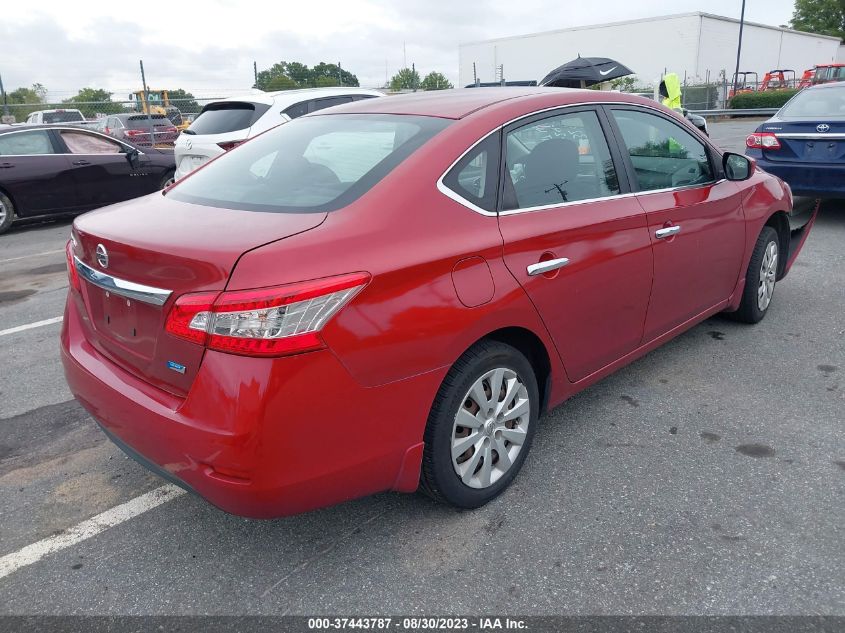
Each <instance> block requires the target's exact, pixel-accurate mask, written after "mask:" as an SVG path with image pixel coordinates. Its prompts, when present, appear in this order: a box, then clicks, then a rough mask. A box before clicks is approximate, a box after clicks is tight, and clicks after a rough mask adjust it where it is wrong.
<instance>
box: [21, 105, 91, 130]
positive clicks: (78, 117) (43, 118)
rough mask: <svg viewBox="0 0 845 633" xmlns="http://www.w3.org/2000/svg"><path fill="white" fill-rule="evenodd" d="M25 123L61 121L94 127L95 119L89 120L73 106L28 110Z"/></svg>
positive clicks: (35, 123) (41, 123) (40, 123)
mask: <svg viewBox="0 0 845 633" xmlns="http://www.w3.org/2000/svg"><path fill="white" fill-rule="evenodd" d="M26 123H27V125H44V124H52V123H63V124H65V125H74V126H77V125H78V126H81V127H96V125H97V122H96V121H89V120H87V119H86V118H85V116H84V115H83V114H82V112H80V111H79V110H76V109H74V108H61V109H58V110H36V111H35V112H30V113H29V114H28V115H27V117H26Z"/></svg>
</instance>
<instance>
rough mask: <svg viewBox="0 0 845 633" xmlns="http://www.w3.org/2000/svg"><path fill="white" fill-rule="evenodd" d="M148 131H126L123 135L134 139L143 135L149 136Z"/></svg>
mask: <svg viewBox="0 0 845 633" xmlns="http://www.w3.org/2000/svg"><path fill="white" fill-rule="evenodd" d="M149 133H150V131H149V130H126V131H125V132H124V134H125V135H126V136H128V137H129V138H135V137H136V136H143V135H145V134H149Z"/></svg>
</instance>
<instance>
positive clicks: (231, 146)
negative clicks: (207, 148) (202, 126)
mask: <svg viewBox="0 0 845 633" xmlns="http://www.w3.org/2000/svg"><path fill="white" fill-rule="evenodd" d="M245 140H246V139H242V140H240V141H224V142H223V143H218V144H217V147H219V148H220V149H222V150H223V151H224V152H228V151H229V150H230V149H234V148H236V147H237V146H238V145H240V144H241V143H243V142H244V141H245Z"/></svg>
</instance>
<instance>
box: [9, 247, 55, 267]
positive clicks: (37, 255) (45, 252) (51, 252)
mask: <svg viewBox="0 0 845 633" xmlns="http://www.w3.org/2000/svg"><path fill="white" fill-rule="evenodd" d="M64 252H65V249H61V250H58V251H44V252H43V253H32V254H31V255H21V256H20V257H10V258H9V259H0V264H5V263H7V262H16V261H20V260H21V259H29V258H30V257H41V256H42V255H55V254H56V253H64Z"/></svg>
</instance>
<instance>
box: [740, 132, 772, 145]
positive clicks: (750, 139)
mask: <svg viewBox="0 0 845 633" xmlns="http://www.w3.org/2000/svg"><path fill="white" fill-rule="evenodd" d="M745 146H746V147H749V148H751V149H780V141H779V140H778V137H777V136H775V135H774V134H772V133H771V132H754V133H753V134H749V135H748V136H747V137H746V138H745Z"/></svg>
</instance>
